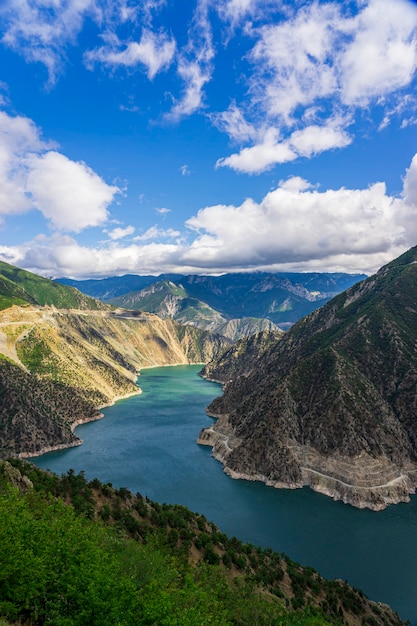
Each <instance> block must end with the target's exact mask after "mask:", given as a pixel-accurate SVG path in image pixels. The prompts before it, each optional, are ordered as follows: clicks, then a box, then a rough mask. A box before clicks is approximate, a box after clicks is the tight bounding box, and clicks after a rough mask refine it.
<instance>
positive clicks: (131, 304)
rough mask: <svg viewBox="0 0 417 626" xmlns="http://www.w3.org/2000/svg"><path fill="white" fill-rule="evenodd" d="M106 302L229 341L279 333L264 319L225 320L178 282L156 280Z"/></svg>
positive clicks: (272, 324) (225, 318)
mask: <svg viewBox="0 0 417 626" xmlns="http://www.w3.org/2000/svg"><path fill="white" fill-rule="evenodd" d="M109 302H111V303H112V304H113V305H114V306H120V307H124V308H127V309H132V310H135V309H138V310H143V311H149V312H150V313H155V314H156V315H158V316H159V317H161V318H162V319H169V318H171V319H174V320H176V321H177V322H178V323H180V324H184V325H190V326H196V327H197V328H201V329H203V330H208V331H210V332H212V333H216V334H220V335H224V336H225V337H228V338H229V339H231V340H232V341H236V340H237V339H240V338H241V337H246V336H248V335H252V334H254V333H256V332H259V331H261V330H273V329H275V330H278V326H276V325H275V324H274V323H273V322H271V321H270V320H267V319H261V318H254V317H243V318H235V319H230V318H228V317H225V316H224V315H222V314H221V313H219V312H218V311H216V310H215V309H213V308H212V307H211V306H210V305H208V304H206V303H205V302H204V301H203V300H198V299H197V298H194V297H192V296H190V295H189V293H188V291H187V290H186V289H185V288H184V287H183V285H182V284H181V283H179V282H178V283H175V282H173V281H171V280H160V281H157V282H156V283H153V284H152V285H149V286H147V287H145V288H143V289H141V290H140V291H135V292H133V293H127V294H124V295H122V296H119V297H118V298H113V299H112V300H110V301H109Z"/></svg>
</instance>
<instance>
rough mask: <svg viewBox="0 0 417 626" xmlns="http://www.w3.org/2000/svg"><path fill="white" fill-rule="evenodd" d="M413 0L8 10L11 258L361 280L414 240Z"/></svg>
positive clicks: (81, 267)
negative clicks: (344, 275)
mask: <svg viewBox="0 0 417 626" xmlns="http://www.w3.org/2000/svg"><path fill="white" fill-rule="evenodd" d="M416 87H417V3H416V2H413V1H412V0H343V1H339V0H333V1H324V0H292V1H289V0H0V259H1V260H3V261H6V262H8V263H12V264H13V265H17V266H19V267H23V268H25V269H28V270H30V271H33V272H36V273H37V274H41V275H43V276H49V277H62V276H68V277H72V278H78V279H84V278H101V277H106V276H113V275H123V274H127V273H130V274H145V275H146V274H155V275H158V274H161V273H168V272H170V273H174V272H175V273H182V274H220V273H225V272H241V271H257V270H262V271H271V272H277V271H314V272H316V271H319V272H328V271H335V272H349V273H358V272H361V273H362V272H363V273H366V274H371V273H373V272H375V271H377V270H378V268H379V267H381V266H382V265H384V264H385V263H387V262H389V261H391V260H392V259H394V258H396V257H397V256H399V255H400V254H401V253H402V252H404V251H405V250H407V249H408V248H410V247H411V246H414V245H416V244H417V89H416Z"/></svg>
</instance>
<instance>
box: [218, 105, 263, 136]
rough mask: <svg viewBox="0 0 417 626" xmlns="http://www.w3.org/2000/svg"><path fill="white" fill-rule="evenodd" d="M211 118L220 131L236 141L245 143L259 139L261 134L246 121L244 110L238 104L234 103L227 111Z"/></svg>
mask: <svg viewBox="0 0 417 626" xmlns="http://www.w3.org/2000/svg"><path fill="white" fill-rule="evenodd" d="M210 118H211V120H212V121H213V123H214V124H215V125H216V126H217V128H218V129H219V130H221V131H223V132H225V133H227V134H228V135H229V137H231V138H232V139H234V140H236V141H239V142H245V141H249V140H255V139H256V138H257V137H258V134H259V132H258V131H257V130H256V128H255V127H254V126H253V125H252V124H249V122H248V121H247V120H246V119H245V116H244V113H243V111H242V109H240V108H239V107H238V106H237V105H236V102H233V103H232V104H231V105H230V106H229V108H228V109H227V111H222V112H221V113H216V114H213V115H210Z"/></svg>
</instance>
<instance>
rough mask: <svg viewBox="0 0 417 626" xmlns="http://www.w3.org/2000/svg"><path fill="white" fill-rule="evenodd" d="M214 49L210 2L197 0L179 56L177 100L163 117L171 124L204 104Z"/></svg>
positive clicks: (210, 75) (211, 69) (211, 70)
mask: <svg viewBox="0 0 417 626" xmlns="http://www.w3.org/2000/svg"><path fill="white" fill-rule="evenodd" d="M213 59H214V48H213V42H212V28H211V22H210V20H209V0H197V5H196V9H195V11H194V15H193V20H192V24H191V26H190V29H189V41H188V43H187V46H186V47H185V48H184V49H183V50H182V51H181V52H180V53H179V59H178V69H177V72H178V75H179V76H180V78H181V79H182V81H183V83H184V89H183V93H182V96H181V98H180V99H175V98H174V105H173V107H172V109H171V111H170V112H169V113H168V114H167V115H166V116H165V118H166V119H168V120H171V121H178V120H180V119H181V118H183V117H185V116H188V115H192V114H193V113H195V112H196V111H198V110H199V109H201V108H202V107H203V105H204V102H203V100H204V91H203V89H204V86H205V85H206V83H208V82H209V81H210V80H211V77H212V73H213Z"/></svg>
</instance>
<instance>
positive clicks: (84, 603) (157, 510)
mask: <svg viewBox="0 0 417 626" xmlns="http://www.w3.org/2000/svg"><path fill="white" fill-rule="evenodd" d="M69 504H70V505H72V506H66V505H69ZM114 531H116V532H114ZM10 536H13V539H14V540H13V541H10ZM0 542H1V545H2V551H1V555H0V562H1V565H2V567H1V568H0V624H2V625H3V624H4V626H6V624H5V622H3V620H2V617H3V616H4V617H7V618H8V619H10V620H13V623H19V624H21V625H24V626H31V625H32V624H35V623H36V624H64V623H65V624H66V625H67V626H81V625H82V624H83V625H84V624H88V626H114V625H115V624H118V625H119V626H130V625H132V626H139V625H143V626H145V625H148V626H149V625H150V624H161V625H162V624H169V625H170V626H207V625H208V624H210V625H212V626H254V625H255V624H256V626H272V625H278V624H279V625H280V626H295V625H297V626H326V625H328V626H331V625H334V626H342V624H345V625H347V626H363V625H365V624H369V625H373V626H401V624H402V622H401V620H400V618H399V617H398V615H397V614H396V613H394V611H392V610H391V609H390V608H389V607H388V606H386V605H384V604H380V603H377V602H372V601H370V600H369V599H368V598H366V597H365V596H364V595H363V593H361V592H360V591H359V590H357V589H354V588H352V587H351V586H350V585H349V584H348V583H346V582H343V581H339V580H333V581H329V580H325V579H324V578H322V577H321V576H320V575H319V574H318V573H317V572H316V571H314V570H313V568H310V567H301V566H300V565H299V564H298V563H294V562H293V561H291V559H289V558H288V557H287V556H286V555H285V554H276V553H274V552H272V551H271V550H269V549H266V550H262V549H261V548H255V547H254V546H252V545H250V544H243V543H242V542H241V541H239V540H238V539H236V538H235V537H233V538H229V537H227V536H226V535H225V534H224V533H222V532H221V531H220V530H219V529H218V528H217V527H216V526H215V525H214V524H213V523H211V522H208V521H207V520H206V518H205V517H204V516H202V515H198V514H196V513H192V512H191V511H190V510H188V509H187V508H186V507H184V506H180V505H167V504H162V505H161V504H158V503H157V502H152V501H150V500H149V499H148V498H143V497H142V496H141V494H139V493H137V494H136V495H135V496H134V495H133V494H132V493H130V492H129V491H128V490H127V489H124V488H123V487H122V488H120V489H114V488H113V487H112V486H111V485H110V484H106V485H104V484H102V483H100V481H98V480H97V479H94V480H92V481H90V482H87V480H86V479H85V477H84V475H83V474H82V473H81V474H75V473H74V472H73V471H72V470H70V471H69V472H68V473H67V474H66V475H64V476H62V477H61V478H58V477H57V476H55V475H53V474H50V473H46V472H42V471H41V470H39V469H38V468H35V467H33V466H31V465H30V464H29V463H26V462H21V461H17V460H13V461H12V464H11V463H8V462H6V463H0ZM9 623H10V622H7V624H9Z"/></svg>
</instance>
